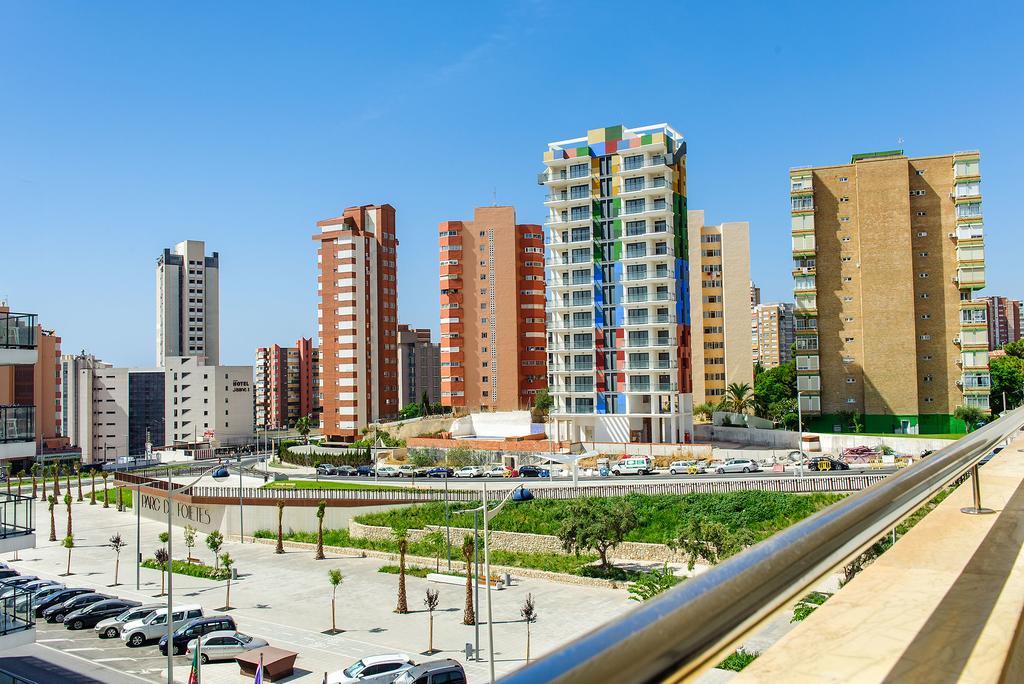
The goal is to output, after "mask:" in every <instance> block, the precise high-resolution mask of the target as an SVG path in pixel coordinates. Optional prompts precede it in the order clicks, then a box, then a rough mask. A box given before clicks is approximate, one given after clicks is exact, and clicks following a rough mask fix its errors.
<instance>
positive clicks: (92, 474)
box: [89, 468, 96, 506]
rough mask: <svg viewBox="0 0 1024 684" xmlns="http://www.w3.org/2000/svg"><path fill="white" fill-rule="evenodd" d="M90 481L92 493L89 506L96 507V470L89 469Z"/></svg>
mask: <svg viewBox="0 0 1024 684" xmlns="http://www.w3.org/2000/svg"><path fill="white" fill-rule="evenodd" d="M89 479H90V480H91V481H92V491H91V492H90V493H89V505H90V506H95V505H96V469H95V468H90V469H89Z"/></svg>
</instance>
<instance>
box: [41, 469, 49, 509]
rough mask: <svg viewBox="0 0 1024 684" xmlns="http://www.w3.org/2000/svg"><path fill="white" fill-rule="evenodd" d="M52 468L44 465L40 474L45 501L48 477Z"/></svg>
mask: <svg viewBox="0 0 1024 684" xmlns="http://www.w3.org/2000/svg"><path fill="white" fill-rule="evenodd" d="M49 472H50V469H49V468H47V467H46V466H42V472H41V473H40V474H39V479H40V480H41V481H42V483H43V501H46V478H47V476H48V475H49Z"/></svg>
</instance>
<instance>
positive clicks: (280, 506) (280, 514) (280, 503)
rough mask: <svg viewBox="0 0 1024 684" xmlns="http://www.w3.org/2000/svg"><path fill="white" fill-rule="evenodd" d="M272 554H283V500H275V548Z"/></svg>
mask: <svg viewBox="0 0 1024 684" xmlns="http://www.w3.org/2000/svg"><path fill="white" fill-rule="evenodd" d="M274 553H284V499H278V500H277V547H276V548H275V549H274Z"/></svg>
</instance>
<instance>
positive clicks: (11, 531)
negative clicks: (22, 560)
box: [0, 492, 36, 553]
mask: <svg viewBox="0 0 1024 684" xmlns="http://www.w3.org/2000/svg"><path fill="white" fill-rule="evenodd" d="M33 503H34V499H33V498H32V497H31V496H21V495H18V494H7V493H4V492H0V553H14V552H15V551H24V550H25V549H31V548H35V545H36V528H35V522H34V512H35V508H34V507H33Z"/></svg>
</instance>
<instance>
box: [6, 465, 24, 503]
mask: <svg viewBox="0 0 1024 684" xmlns="http://www.w3.org/2000/svg"><path fill="white" fill-rule="evenodd" d="M4 479H5V480H7V496H8V498H9V497H10V495H11V466H9V465H5V466H4ZM18 493H19V494H21V491H19V492H18Z"/></svg>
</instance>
